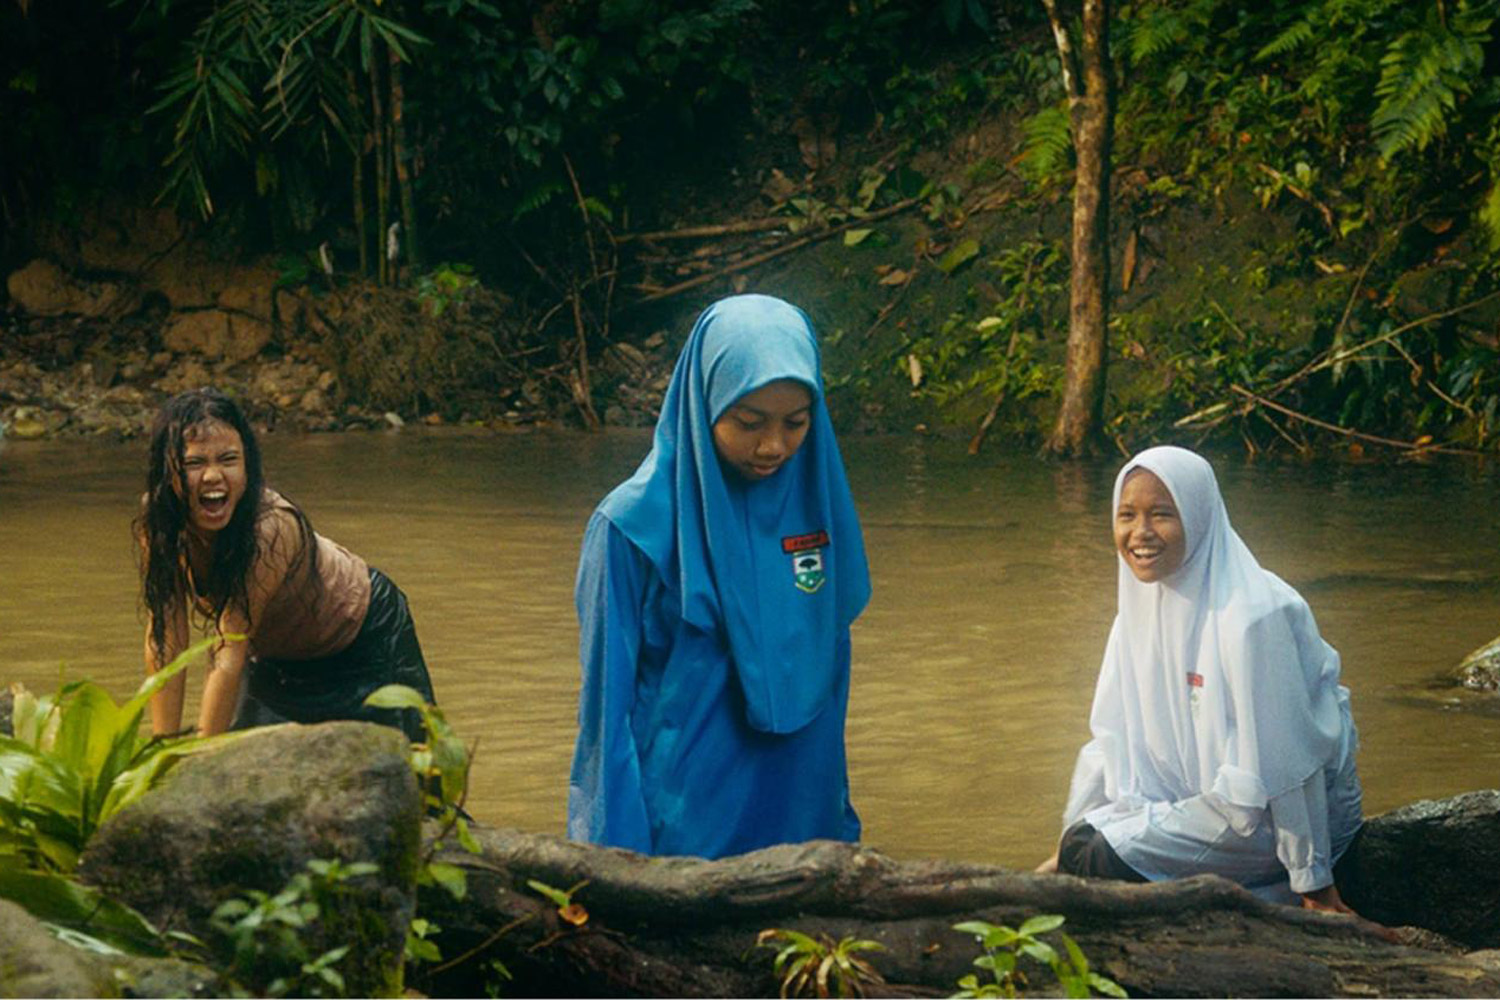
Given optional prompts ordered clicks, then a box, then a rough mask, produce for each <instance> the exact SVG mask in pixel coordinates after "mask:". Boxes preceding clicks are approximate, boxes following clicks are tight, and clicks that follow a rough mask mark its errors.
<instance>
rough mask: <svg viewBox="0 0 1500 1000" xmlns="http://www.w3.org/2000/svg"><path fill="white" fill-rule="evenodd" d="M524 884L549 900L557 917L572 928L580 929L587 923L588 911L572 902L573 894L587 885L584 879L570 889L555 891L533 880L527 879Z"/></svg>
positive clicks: (543, 883)
mask: <svg viewBox="0 0 1500 1000" xmlns="http://www.w3.org/2000/svg"><path fill="white" fill-rule="evenodd" d="M526 884H527V885H528V886H530V887H531V889H532V891H533V892H536V893H540V894H541V895H543V896H546V897H547V898H548V899H550V900H551V901H552V902H553V903H554V904H555V905H556V906H557V915H558V916H559V917H561V918H562V919H563V920H565V921H567V922H568V923H570V924H572V925H573V926H574V927H582V926H583V925H584V924H586V923H588V920H589V911H588V910H586V909H584V908H583V905H582V904H580V903H575V902H573V894H574V893H575V892H577V891H578V890H579V889H582V888H583V887H584V886H586V885H588V884H589V880H588V879H584V880H583V881H582V882H579V883H578V884H577V885H575V886H573V887H572V888H571V889H556V888H553V887H552V886H550V885H548V884H547V883H545V882H538V881H537V880H536V879H534V878H529V879H527V880H526Z"/></svg>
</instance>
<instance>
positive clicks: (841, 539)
mask: <svg viewBox="0 0 1500 1000" xmlns="http://www.w3.org/2000/svg"><path fill="white" fill-rule="evenodd" d="M575 596H576V602H577V607H578V618H579V623H580V626H581V636H580V640H581V641H580V655H581V659H582V663H583V688H582V692H581V694H580V699H579V709H578V722H579V733H578V744H577V747H576V750H575V752H574V757H573V772H572V778H571V781H570V786H569V790H568V835H569V836H570V837H572V838H573V839H575V840H584V841H590V842H592V843H596V844H605V845H609V846H613V847H625V848H629V849H631V850H635V851H640V852H642V853H646V854H663V855H692V856H696V857H703V858H718V857H723V856H726V855H731V854H741V853H744V852H745V851H750V850H754V849H756V848H759V847H766V846H768V845H771V844H780V843H790V842H800V841H804V840H811V839H814V838H832V839H837V840H851V841H852V840H858V839H859V831H860V826H859V817H858V816H856V815H855V812H854V808H853V806H851V805H850V803H849V779H848V772H847V768H846V766H845V759H844V717H845V712H846V709H847V706H848V700H849V625H850V623H851V622H852V621H853V620H854V619H855V618H856V617H857V616H858V615H859V613H860V612H861V611H862V610H863V609H864V606H865V604H866V602H867V601H868V600H869V596H870V578H869V571H868V568H867V566H866V563H865V551H864V540H863V538H862V536H861V533H860V527H859V518H858V517H857V515H856V514H855V511H854V503H853V500H852V498H851V497H850V495H849V484H848V481H847V479H846V478H845V475H844V467H843V461H842V459H841V458H840V457H839V450H838V445H837V443H836V442H835V441H834V437H833V427H832V425H831V424H830V423H829V419H828V412H827V409H826V407H825V406H824V405H823V395H822V378H821V373H820V368H819V362H818V346H817V341H816V339H815V338H814V335H813V330H812V325H811V323H810V322H809V321H808V318H807V316H806V315H805V314H804V313H803V312H802V310H800V309H798V308H796V307H795V306H792V305H790V304H788V303H786V302H783V301H782V300H780V299H776V298H772V297H770V296H766V295H739V296H735V297H732V298H728V299H724V300H722V301H720V302H717V303H715V304H714V305H712V306H710V307H709V308H708V309H707V310H705V311H704V313H703V314H702V315H701V316H700V317H699V318H698V323H697V325H696V326H694V328H693V332H692V336H691V337H689V338H688V342H687V345H686V346H685V347H684V348H683V351H682V355H681V357H679V358H678V361H677V368H676V370H675V371H674V372H673V374H672V383H671V385H670V386H669V387H668V389H667V394H666V398H665V400H664V401H663V403H662V411H661V418H660V419H659V420H658V421H657V424H656V435H655V439H654V442H653V446H652V449H651V453H650V454H649V455H647V456H646V459H645V461H643V462H642V463H641V466H640V468H639V469H637V470H636V473H635V475H634V476H632V477H631V478H630V479H629V480H627V481H626V482H624V483H622V484H621V485H620V486H618V487H616V488H615V490H614V491H613V492H612V493H610V494H609V496H607V497H606V498H605V499H604V501H603V503H601V504H600V505H599V507H598V509H597V510H596V511H595V512H594V515H593V518H592V519H591V520H590V521H589V525H588V529H587V531H586V533H585V535H584V540H583V553H582V557H581V559H580V562H579V567H578V582H577V590H576V595H575Z"/></svg>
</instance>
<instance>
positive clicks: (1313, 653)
mask: <svg viewBox="0 0 1500 1000" xmlns="http://www.w3.org/2000/svg"><path fill="white" fill-rule="evenodd" d="M1137 468H1144V469H1148V470H1150V471H1151V472H1153V473H1155V475H1156V476H1157V477H1158V478H1159V479H1161V481H1162V483H1163V484H1165V485H1166V487H1167V489H1168V490H1169V491H1170V492H1171V494H1172V497H1173V499H1174V501H1175V502H1176V504H1177V508H1178V512H1179V514H1180V516H1181V519H1182V526H1183V530H1184V533H1185V536H1186V546H1187V553H1186V555H1185V557H1184V559H1183V563H1182V566H1181V567H1179V568H1178V569H1177V570H1176V571H1175V572H1174V573H1173V574H1172V575H1171V576H1169V577H1167V578H1166V579H1165V580H1162V581H1159V582H1156V583H1143V582H1141V581H1140V580H1137V579H1136V577H1135V575H1134V574H1133V573H1132V572H1131V570H1130V568H1129V567H1128V566H1126V565H1125V562H1124V560H1123V559H1121V560H1120V564H1119V610H1118V613H1117V615H1116V617H1115V621H1114V625H1113V627H1112V628H1111V630H1110V635H1109V642H1108V645H1107V646H1106V648H1105V651H1104V662H1103V665H1102V667H1101V669H1100V673H1099V682H1098V686H1097V687H1096V689H1095V692H1094V706H1093V711H1092V713H1091V715H1090V719H1089V724H1090V728H1091V729H1092V732H1093V739H1091V740H1090V741H1089V742H1088V743H1087V744H1086V745H1085V746H1084V747H1083V749H1082V750H1081V751H1080V752H1079V755H1078V763H1077V765H1076V767H1075V769H1074V774H1073V782H1072V788H1071V791H1070V794H1069V798H1068V806H1067V809H1066V810H1065V814H1064V826H1065V827H1067V826H1071V825H1072V824H1074V823H1076V822H1078V821H1079V820H1084V821H1087V822H1088V823H1089V824H1090V825H1091V826H1093V827H1094V828H1095V829H1097V830H1098V831H1099V832H1100V833H1101V834H1103V835H1104V837H1105V838H1106V839H1107V840H1108V841H1109V844H1110V846H1111V847H1113V848H1114V850H1115V852H1116V853H1117V854H1119V856H1120V858H1121V860H1123V861H1124V862H1125V863H1126V864H1128V865H1130V867H1132V868H1134V869H1135V870H1136V871H1138V872H1140V873H1141V874H1142V875H1143V876H1145V877H1146V878H1148V879H1152V880H1161V879H1169V878H1180V877H1185V876H1188V875H1195V874H1202V873H1205V872H1213V873H1216V874H1220V875H1224V876H1226V877H1228V878H1231V879H1233V880H1234V881H1236V882H1239V883H1240V884H1242V885H1244V886H1245V887H1246V888H1248V889H1250V890H1251V891H1253V892H1255V893H1256V894H1257V895H1260V896H1262V897H1263V898H1267V899H1273V900H1278V901H1283V902H1294V901H1296V898H1297V897H1296V894H1297V893H1305V892H1311V891H1313V890H1315V889H1320V888H1323V887H1325V886H1328V885H1331V884H1332V883H1333V864H1334V862H1335V861H1337V860H1338V858H1339V856H1340V855H1341V854H1342V853H1343V851H1344V849H1345V848H1346V847H1347V846H1348V845H1349V843H1350V841H1352V840H1353V838H1354V835H1355V833H1356V832H1357V831H1358V829H1359V826H1360V822H1361V806H1360V799H1361V795H1360V785H1359V776H1358V773H1357V771H1356V770H1355V765H1354V755H1355V750H1356V748H1357V745H1358V736H1357V734H1356V731H1355V728H1354V721H1353V718H1352V716H1351V714H1350V711H1349V691H1348V689H1347V688H1345V687H1343V686H1342V685H1341V684H1340V683H1339V655H1338V653H1337V652H1336V651H1335V650H1334V649H1333V647H1331V646H1329V645H1328V644H1327V643H1326V642H1324V641H1323V639H1322V637H1321V636H1320V635H1319V634H1318V628H1317V624H1316V622H1314V620H1313V616H1312V612H1311V611H1310V610H1309V609H1308V606H1307V603H1306V602H1305V601H1304V600H1303V599H1302V597H1301V596H1300V595H1299V594H1298V593H1297V592H1296V591H1295V590H1294V589H1292V587H1291V586H1289V585H1288V584H1287V583H1285V582H1284V581H1283V580H1281V579H1280V578H1279V577H1277V576H1276V575H1275V574H1273V573H1271V572H1268V571H1267V570H1265V569H1262V568H1261V566H1260V564H1259V563H1257V562H1256V560H1255V557H1254V556H1253V555H1252V554H1251V553H1250V550H1249V549H1248V548H1247V547H1246V546H1245V543H1244V542H1243V541H1242V540H1241V539H1240V537H1239V535H1238V534H1236V533H1235V531H1234V529H1233V528H1232V527H1231V526H1230V524H1229V517H1228V514H1227V513H1226V512H1225V509H1224V501H1223V498H1222V497H1221V496H1220V494H1219V487H1218V482H1217V481H1216V480H1215V478H1214V474H1213V469H1212V468H1211V467H1210V466H1209V464H1208V462H1207V461H1205V460H1204V459H1203V458H1201V457H1200V456H1198V455H1196V454H1194V453H1193V452H1190V451H1187V450H1185V449H1182V448H1172V447H1162V448H1152V449H1149V450H1147V451H1144V452H1142V453H1141V454H1139V455H1137V456H1136V457H1135V458H1134V459H1132V460H1131V461H1130V462H1129V463H1127V464H1126V466H1125V467H1124V468H1123V469H1121V470H1120V475H1119V476H1118V478H1117V479H1116V480H1115V490H1114V506H1113V507H1112V508H1111V510H1115V509H1118V507H1119V502H1120V492H1121V489H1122V487H1123V485H1124V481H1125V477H1126V475H1127V474H1128V473H1129V472H1131V471H1132V470H1134V469H1137Z"/></svg>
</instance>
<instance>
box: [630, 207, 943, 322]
mask: <svg viewBox="0 0 1500 1000" xmlns="http://www.w3.org/2000/svg"><path fill="white" fill-rule="evenodd" d="M921 203H922V202H921V199H920V198H907V199H905V200H904V201H898V202H896V203H895V204H894V205H887V206H886V207H885V208H882V209H880V210H879V211H876V212H870V213H869V214H868V215H865V216H863V217H862V218H858V219H850V220H848V221H847V222H841V223H839V224H838V225H836V226H830V227H829V228H827V229H825V230H823V231H821V232H818V233H813V234H811V235H808V236H803V237H801V238H800V239H795V240H793V241H791V242H790V243H783V244H782V245H781V246H779V247H776V248H775V249H774V250H767V251H766V252H765V253H760V254H756V255H755V256H753V257H747V258H745V259H744V260H742V261H739V262H738V263H735V264H730V265H729V266H728V267H722V268H719V269H718V270H715V271H709V272H708V273H706V274H700V275H698V276H697V277H696V278H689V279H688V280H687V281H682V282H678V283H677V284H675V285H672V286H670V287H668V288H663V289H660V290H659V291H655V292H652V293H650V294H648V295H643V296H641V297H640V298H638V299H636V300H635V302H634V303H633V305H638V306H639V305H645V304H646V303H647V302H659V301H661V300H662V299H666V298H671V297H672V296H674V295H679V294H681V293H682V292H686V291H688V290H689V289H693V288H697V287H698V286H699V285H705V284H708V283H709V282H710V281H714V280H715V279H718V278H723V277H728V276H729V275H731V274H737V273H739V272H740V271H748V270H750V269H751V268H752V267H759V266H760V265H761V264H765V263H767V262H769V261H772V260H775V259H776V258H777V257H781V256H784V255H786V254H789V253H791V252H792V251H794V250H801V249H802V248H803V247H807V246H811V245H812V244H814V243H821V242H822V241H823V240H826V239H828V238H829V237H830V236H836V235H838V234H839V233H841V232H843V231H844V230H846V229H853V228H854V227H855V226H863V225H868V224H870V223H872V222H879V221H880V220H881V219H886V218H889V217H890V216H892V215H896V214H898V213H900V212H905V211H907V210H908V209H910V208H914V207H916V206H917V205H920V204H921Z"/></svg>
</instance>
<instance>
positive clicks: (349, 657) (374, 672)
mask: <svg viewBox="0 0 1500 1000" xmlns="http://www.w3.org/2000/svg"><path fill="white" fill-rule="evenodd" d="M320 558H321V553H320ZM366 580H367V581H368V583H367V590H368V594H369V598H368V602H367V609H366V613H365V614H364V616H363V618H362V619H361V621H360V623H359V627H358V630H357V631H356V633H355V636H354V639H353V641H351V642H350V643H349V645H347V646H346V647H344V648H343V649H341V650H339V651H338V652H335V653H332V654H329V655H327V656H320V657H314V658H307V659H283V658H276V657H268V656H263V655H261V654H260V653H259V652H256V653H255V654H254V655H252V657H251V659H250V661H249V662H248V663H247V664H246V673H247V679H246V682H245V693H244V695H243V697H242V700H241V702H240V708H239V711H238V713H237V714H236V716H235V720H234V724H233V726H231V728H233V729H248V728H250V727H252V726H264V725H272V724H275V723H279V722H304V723H310V722H328V721H331V720H333V719H357V720H363V721H366V722H377V723H381V724H383V725H388V726H395V727H396V728H398V729H401V730H403V731H404V732H405V733H406V734H407V736H409V737H410V738H411V739H412V740H414V741H415V740H420V739H423V738H424V737H423V733H422V724H421V717H420V716H419V715H418V714H417V713H416V712H415V711H413V710H411V709H404V710H401V711H396V710H393V709H375V708H367V707H366V706H365V705H364V699H365V698H366V697H367V696H368V695H369V694H370V693H371V692H372V691H374V690H375V689H376V688H379V687H382V686H383V685H386V684H405V685H406V686H407V687H410V688H413V689H415V690H416V691H418V692H420V693H421V695H422V696H423V697H424V698H426V699H427V700H428V701H429V702H431V701H433V694H432V680H431V678H430V677H429V676H428V673H427V663H426V661H425V659H424V658H423V656H422V647H421V645H420V644H419V643H418V642H417V629H416V624H415V622H413V621H412V617H411V611H410V609H409V608H408V607H407V603H406V595H405V594H403V593H402V592H401V589H400V588H399V587H397V586H396V585H395V583H393V582H392V581H391V579H390V578H389V577H387V576H386V575H385V574H384V573H382V572H380V571H379V570H377V569H374V568H369V569H367V570H366Z"/></svg>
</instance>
